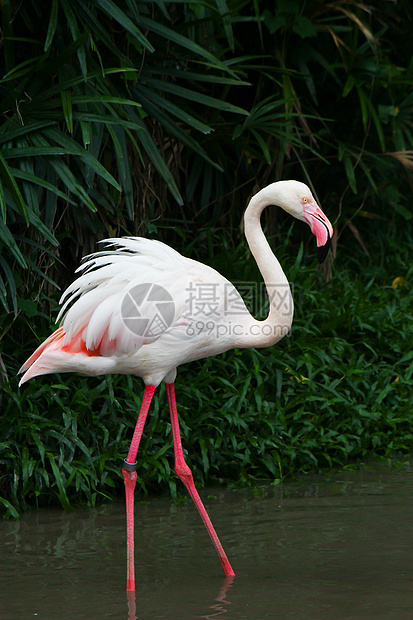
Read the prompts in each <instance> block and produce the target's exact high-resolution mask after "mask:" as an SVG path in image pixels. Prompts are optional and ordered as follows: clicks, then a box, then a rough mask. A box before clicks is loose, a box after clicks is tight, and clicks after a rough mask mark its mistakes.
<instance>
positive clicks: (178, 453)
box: [165, 383, 235, 577]
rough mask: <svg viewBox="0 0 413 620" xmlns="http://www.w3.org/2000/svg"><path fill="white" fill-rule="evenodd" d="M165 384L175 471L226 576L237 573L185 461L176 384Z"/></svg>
mask: <svg viewBox="0 0 413 620" xmlns="http://www.w3.org/2000/svg"><path fill="white" fill-rule="evenodd" d="M165 386H166V393H167V395H168V403H169V409H170V411H171V423H172V434H173V440H174V450H175V472H176V474H177V475H178V476H179V478H180V479H181V480H182V482H183V483H184V485H185V486H186V488H187V489H188V492H189V494H190V496H191V497H192V500H193V502H194V504H195V506H196V507H197V508H198V512H199V514H200V515H201V517H202V520H203V522H204V524H205V527H206V529H207V531H208V534H209V535H210V537H211V540H212V542H213V543H214V547H215V549H216V552H217V553H218V557H219V559H220V560H221V564H222V567H223V569H224V573H225V576H226V577H228V576H230V575H235V573H234V571H233V570H232V567H231V564H230V563H229V560H228V558H227V556H226V553H225V551H224V549H223V547H222V545H221V543H220V540H219V538H218V536H217V534H216V532H215V529H214V526H213V525H212V523H211V519H210V518H209V516H208V513H207V511H206V510H205V507H204V505H203V503H202V500H201V498H200V497H199V494H198V491H197V490H196V488H195V484H194V479H193V477H192V472H191V470H190V469H189V467H188V465H187V464H186V463H185V459H184V453H183V450H182V442H181V433H180V430H179V420H178V411H177V409H176V399H175V385H174V384H173V383H165Z"/></svg>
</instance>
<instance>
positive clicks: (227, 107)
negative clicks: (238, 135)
mask: <svg viewBox="0 0 413 620" xmlns="http://www.w3.org/2000/svg"><path fill="white" fill-rule="evenodd" d="M145 82H146V83H147V84H150V85H151V86H153V87H154V88H159V90H162V91H165V92H167V93H172V94H173V95H176V96H178V97H183V98H184V99H189V100H190V101H195V102H196V103H200V104H202V105H206V106H210V107H212V108H217V109H218V110H224V111H226V112H233V113H235V114H243V115H245V116H248V115H249V113H248V112H247V111H246V110H244V109H243V108H240V107H238V106H235V105H232V104H231V103H228V102H226V101H222V100H221V99H215V98H214V97H210V96H209V95H204V94H203V93H199V92H197V91H194V90H190V89H189V88H185V87H183V86H179V85H178V84H171V83H169V82H163V81H162V80H158V79H156V78H147V79H146V80H145Z"/></svg>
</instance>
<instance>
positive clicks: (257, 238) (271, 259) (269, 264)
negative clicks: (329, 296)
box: [244, 184, 293, 347]
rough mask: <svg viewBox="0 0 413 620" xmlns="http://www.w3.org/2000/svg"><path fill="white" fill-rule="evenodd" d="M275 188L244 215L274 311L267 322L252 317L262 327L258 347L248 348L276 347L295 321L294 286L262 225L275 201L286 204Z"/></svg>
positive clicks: (255, 199) (257, 196) (259, 197)
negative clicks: (266, 209) (274, 345)
mask: <svg viewBox="0 0 413 620" xmlns="http://www.w3.org/2000/svg"><path fill="white" fill-rule="evenodd" d="M274 185H276V184H273V185H271V186H269V187H266V188H264V189H262V190H261V191H260V192H258V193H257V194H255V196H253V197H252V198H251V200H250V203H249V205H248V207H247V209H246V211H245V215H244V225H245V237H246V239H247V242H248V245H249V248H250V250H251V253H252V255H253V256H254V258H255V260H256V263H257V265H258V268H259V270H260V272H261V275H262V277H263V279H264V283H265V286H266V289H267V294H268V298H269V301H270V312H269V315H268V317H267V318H266V319H265V320H264V321H256V320H255V319H253V318H252V317H251V321H253V322H254V327H256V326H258V327H259V334H255V335H254V336H253V337H252V338H251V339H250V340H252V339H254V344H252V345H251V343H250V344H248V345H246V346H255V347H260V346H262V347H265V346H270V345H271V344H275V342H277V341H278V340H280V339H281V338H282V337H283V336H285V335H286V334H287V333H288V331H289V330H290V327H291V324H292V320H293V299H292V295H291V290H290V285H289V283H288V280H287V278H286V275H285V273H284V272H283V270H282V268H281V265H280V263H279V262H278V260H277V258H276V257H275V256H274V254H273V252H272V250H271V248H270V246H269V244H268V241H267V239H266V238H265V235H264V233H263V231H262V228H261V222H260V219H261V213H262V212H263V210H264V209H265V208H266V207H268V206H270V205H274V202H275V203H277V202H278V204H280V203H281V204H282V197H281V195H280V196H279V201H277V200H275V199H274V196H276V194H277V192H274V189H275V187H274ZM269 190H271V191H269ZM254 331H256V329H255V330H254Z"/></svg>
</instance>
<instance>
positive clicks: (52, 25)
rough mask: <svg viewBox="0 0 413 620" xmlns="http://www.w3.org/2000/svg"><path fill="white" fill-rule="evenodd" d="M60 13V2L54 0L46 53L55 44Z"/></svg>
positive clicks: (45, 45) (46, 41)
mask: <svg viewBox="0 0 413 620" xmlns="http://www.w3.org/2000/svg"><path fill="white" fill-rule="evenodd" d="M58 11H59V2H58V0H52V6H51V9H50V19H49V26H48V28H47V34H46V40H45V42H44V51H45V52H47V50H48V49H49V47H50V46H51V44H52V43H53V39H54V36H55V33H56V28H57V19H58Z"/></svg>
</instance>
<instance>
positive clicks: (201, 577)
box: [0, 463, 413, 620]
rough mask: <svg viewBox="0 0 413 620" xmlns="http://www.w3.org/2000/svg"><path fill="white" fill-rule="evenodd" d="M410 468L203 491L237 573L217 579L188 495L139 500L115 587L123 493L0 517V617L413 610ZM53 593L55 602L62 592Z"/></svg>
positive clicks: (337, 614) (312, 615)
mask: <svg viewBox="0 0 413 620" xmlns="http://www.w3.org/2000/svg"><path fill="white" fill-rule="evenodd" d="M412 492H413V470H412V467H411V465H410V463H405V464H404V465H403V466H401V467H400V468H398V469H394V468H390V467H388V466H383V467H380V468H375V469H368V468H365V469H362V470H361V471H360V472H356V473H346V472H344V473H343V472H342V473H338V474H335V475H334V476H332V477H331V479H330V480H326V479H322V478H311V479H310V478H306V479H305V480H303V481H301V482H296V483H293V484H285V485H282V486H278V487H269V488H267V489H266V491H265V493H262V494H261V495H259V496H256V495H253V494H251V493H240V492H229V491H225V490H222V489H219V490H216V489H214V490H213V493H214V494H215V496H216V498H215V499H213V498H208V493H207V492H206V491H204V493H203V495H204V498H205V503H206V504H207V506H208V511H209V512H210V514H211V518H212V519H213V521H214V524H215V525H216V528H217V531H218V533H219V535H220V538H221V539H222V541H223V544H224V545H225V548H226V549H227V551H228V554H229V557H230V560H231V563H233V565H234V568H235V570H236V572H237V576H236V577H235V579H234V578H228V579H225V580H223V577H221V573H220V570H221V567H220V566H219V563H218V564H217V559H216V556H215V552H214V549H213V548H211V545H210V541H209V539H208V537H207V535H206V533H205V530H204V528H203V524H202V522H200V520H199V518H198V515H197V513H196V511H195V510H194V508H193V506H192V505H191V504H190V503H189V502H188V503H187V504H185V503H184V504H181V505H179V506H175V505H171V504H170V502H169V500H168V499H154V500H151V501H150V502H149V503H147V504H137V506H136V587H137V591H136V597H131V596H129V597H126V593H125V591H124V589H125V515H124V506H123V503H120V504H119V505H117V504H116V505H109V506H105V507H103V508H100V509H97V510H92V511H89V510H84V511H77V512H75V513H71V514H67V513H63V512H61V511H45V512H37V513H36V512H33V513H30V514H27V515H25V516H24V517H23V519H22V520H21V521H18V522H16V521H8V522H5V521H3V522H0V619H1V620H9V619H10V620H11V619H13V620H15V619H16V618H26V617H27V618H29V617H36V616H37V617H39V618H46V619H47V620H50V619H51V620H54V619H55V618H58V619H59V620H65V618H76V619H78V618H79V619H81V618H88V619H90V618H92V619H95V618H115V619H122V620H124V619H126V618H127V619H128V620H145V619H148V620H149V619H150V620H152V619H153V618H165V619H167V620H174V619H184V620H187V619H191V618H203V619H212V618H214V619H215V618H225V619H226V620H227V619H228V620H230V619H231V620H234V619H236V620H238V619H243V618H246V619H248V620H254V619H255V618H256V619H257V620H258V619H261V618H264V617H269V618H282V619H284V618H300V620H306V619H307V618H308V619H309V620H310V619H311V620H314V619H315V620H323V619H324V618H325V619H326V620H327V619H328V620H331V618H334V620H344V619H345V620H348V619H349V618H351V619H353V618H354V619H356V620H357V619H359V618H360V619H363V618H375V619H380V618H386V619H387V618H390V619H391V618H408V617H413V566H412V559H411V548H412V545H413V528H412V526H411V522H412V507H413V500H412V497H413V493H412ZM62 601H63V603H62Z"/></svg>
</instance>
